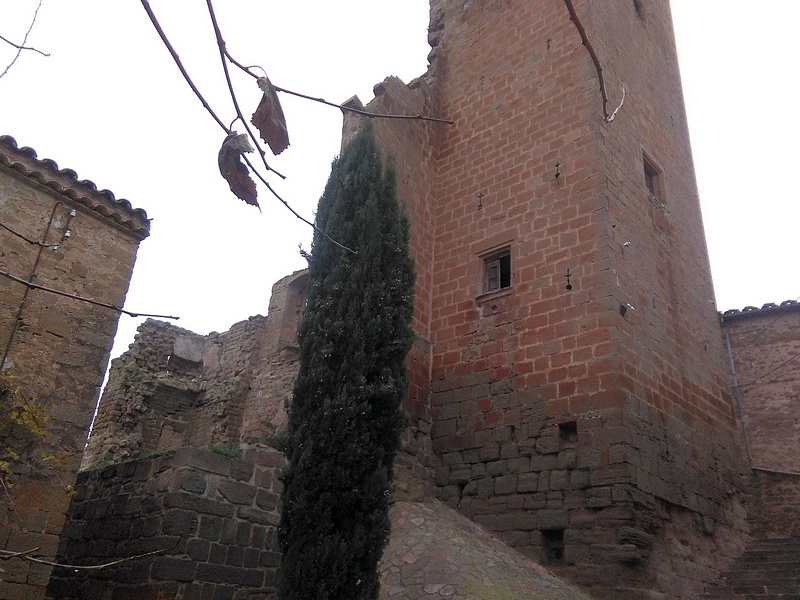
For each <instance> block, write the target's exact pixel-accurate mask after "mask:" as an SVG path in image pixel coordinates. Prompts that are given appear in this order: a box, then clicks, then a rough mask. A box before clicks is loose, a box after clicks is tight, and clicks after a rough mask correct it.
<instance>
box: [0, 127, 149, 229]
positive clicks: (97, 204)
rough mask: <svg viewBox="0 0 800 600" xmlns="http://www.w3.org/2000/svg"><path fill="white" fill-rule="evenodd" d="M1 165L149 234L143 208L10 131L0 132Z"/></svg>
mask: <svg viewBox="0 0 800 600" xmlns="http://www.w3.org/2000/svg"><path fill="white" fill-rule="evenodd" d="M0 165H2V166H4V167H7V168H9V169H12V170H14V171H16V172H18V173H20V174H21V175H23V176H24V177H27V178H29V179H32V180H33V181H36V182H37V183H39V184H40V185H42V186H44V187H46V188H49V189H51V190H53V191H54V192H56V193H58V194H60V195H62V196H66V197H67V198H69V199H70V200H72V201H73V202H76V203H77V204H80V205H82V206H85V207H86V208H88V209H89V210H91V211H93V212H96V213H98V214H100V215H102V216H103V217H106V218H108V219H111V220H112V221H114V222H115V223H117V224H118V225H120V226H121V227H124V228H125V229H128V230H130V231H131V232H132V233H133V234H134V235H136V236H137V237H138V238H139V239H144V238H146V237H147V236H148V235H150V220H149V219H148V218H147V213H146V212H145V211H144V210H142V209H141V208H133V206H132V205H131V203H130V202H129V201H128V200H125V199H124V198H116V197H115V196H114V193H113V192H111V191H110V190H105V189H104V190H98V189H97V185H96V184H95V183H94V182H93V181H90V180H88V179H81V180H78V174H77V173H76V172H75V171H73V170H72V169H59V168H58V164H57V163H56V161H54V160H52V159H50V158H43V159H40V158H38V157H37V155H36V151H35V150H34V149H33V148H29V147H27V146H24V147H22V148H20V147H18V145H17V141H16V140H15V139H14V138H13V137H11V136H10V135H2V136H0Z"/></svg>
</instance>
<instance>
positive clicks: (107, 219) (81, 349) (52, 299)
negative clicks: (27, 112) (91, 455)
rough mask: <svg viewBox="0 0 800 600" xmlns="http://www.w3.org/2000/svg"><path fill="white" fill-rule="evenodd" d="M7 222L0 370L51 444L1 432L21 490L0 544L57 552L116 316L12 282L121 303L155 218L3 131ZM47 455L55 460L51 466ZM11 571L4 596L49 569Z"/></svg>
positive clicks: (4, 497)
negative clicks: (35, 412) (14, 453)
mask: <svg viewBox="0 0 800 600" xmlns="http://www.w3.org/2000/svg"><path fill="white" fill-rule="evenodd" d="M0 225H2V227H0V271H2V272H3V275H0V362H2V375H3V377H4V379H6V380H7V381H9V382H10V383H11V384H12V386H13V387H14V388H17V387H18V388H19V396H21V397H22V398H24V400H25V401H26V402H28V403H29V404H30V405H32V406H40V407H41V408H43V410H44V412H45V414H46V416H47V420H46V423H44V425H45V429H46V432H47V434H46V437H44V438H43V439H36V440H32V439H30V438H29V437H27V436H24V435H23V439H20V438H19V437H14V436H19V435H22V434H21V433H20V431H19V429H18V428H17V429H14V428H13V427H12V428H10V429H4V433H3V436H4V438H5V439H3V440H2V442H0V443H2V444H4V445H6V444H8V445H10V446H12V447H13V448H14V449H15V450H18V451H20V450H21V457H20V458H21V460H19V461H12V463H11V473H10V474H7V475H6V474H4V475H3V478H4V481H5V482H6V483H9V484H11V483H13V484H14V487H13V489H11V488H10V486H4V489H3V490H2V491H0V549H5V550H13V551H22V550H30V549H31V548H34V547H39V548H40V552H41V554H42V555H45V556H47V555H49V556H53V555H54V553H55V549H56V546H57V544H58V534H59V532H60V531H61V528H62V526H63V524H64V519H65V515H66V511H67V507H68V504H69V499H70V496H69V492H70V490H71V489H72V487H73V485H74V483H75V474H76V473H77V470H78V466H79V464H80V460H81V453H82V451H83V447H84V444H85V441H86V435H87V432H88V428H89V424H90V422H91V419H92V413H93V411H94V408H95V404H96V401H97V396H98V392H99V386H100V383H101V381H102V377H103V373H104V372H105V369H106V365H107V363H108V355H109V352H110V349H111V344H112V341H113V337H114V334H115V333H116V329H117V321H118V319H119V313H118V312H116V311H114V310H110V309H108V308H102V307H99V306H95V305H92V304H89V303H86V302H82V301H78V300H75V299H73V298H67V297H64V296H58V295H55V294H52V293H49V292H46V291H42V290H36V289H27V288H26V286H25V285H23V284H21V283H18V282H16V281H13V280H12V279H10V278H9V277H8V276H9V275H10V276H12V277H16V278H18V279H22V280H23V281H30V282H33V283H35V284H38V285H41V286H45V287H47V288H51V289H55V290H59V291H62V292H66V293H68V294H73V295H78V296H81V297H85V298H90V299H93V300H98V301H101V302H105V303H108V304H111V305H116V306H122V305H123V304H124V302H125V294H126V292H127V290H128V283H129V280H130V275H131V270H132V269H133V264H134V260H135V258H136V250H137V248H138V245H139V242H140V241H141V240H142V239H144V238H145V237H146V236H147V235H148V230H149V221H148V220H147V215H146V214H145V213H144V211H142V210H138V209H133V208H132V207H131V205H130V203H129V202H128V201H127V200H117V199H115V198H114V195H113V194H112V193H111V192H109V191H107V190H103V191H98V190H97V188H96V186H95V185H94V184H93V183H92V182H91V181H86V180H83V181H79V180H78V179H77V176H76V174H75V172H74V171H70V170H68V169H63V170H59V168H58V165H56V163H55V162H53V161H51V160H47V159H45V160H39V159H38V158H37V157H36V153H35V152H34V151H33V150H31V149H30V148H18V147H17V144H16V142H15V141H14V140H13V138H10V137H8V136H2V137H0ZM24 238H26V239H24ZM29 240H30V241H29ZM31 241H32V242H36V243H30V242H31ZM9 436H10V437H9ZM44 455H51V456H52V457H53V458H54V459H52V460H48V461H42V460H41V458H42V456H44ZM9 491H10V492H9ZM3 567H4V569H5V572H3V573H2V577H0V580H1V581H0V597H4V598H21V597H29V598H42V597H43V594H44V587H43V586H44V585H46V583H47V577H48V575H49V571H50V570H49V568H46V567H43V566H41V565H38V566H34V565H31V564H30V563H27V562H22V561H8V562H4V563H3ZM26 594H27V596H26Z"/></svg>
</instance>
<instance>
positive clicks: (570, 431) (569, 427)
mask: <svg viewBox="0 0 800 600" xmlns="http://www.w3.org/2000/svg"><path fill="white" fill-rule="evenodd" d="M558 433H559V435H560V436H561V441H562V442H565V443H568V444H574V443H576V442H577V441H578V422H577V421H566V422H565V423H559V424H558Z"/></svg>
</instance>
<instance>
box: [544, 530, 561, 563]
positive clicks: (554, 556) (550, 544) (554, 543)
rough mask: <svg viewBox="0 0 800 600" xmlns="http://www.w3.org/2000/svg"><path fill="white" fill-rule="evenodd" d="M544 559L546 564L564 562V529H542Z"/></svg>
mask: <svg viewBox="0 0 800 600" xmlns="http://www.w3.org/2000/svg"><path fill="white" fill-rule="evenodd" d="M542 559H543V561H544V564H545V565H563V564H564V530H563V529H545V530H543V531H542Z"/></svg>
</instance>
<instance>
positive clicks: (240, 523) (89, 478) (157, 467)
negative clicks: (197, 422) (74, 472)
mask: <svg viewBox="0 0 800 600" xmlns="http://www.w3.org/2000/svg"><path fill="white" fill-rule="evenodd" d="M283 465H284V459H283V456H282V455H281V454H280V453H279V452H277V451H276V450H273V449H270V448H266V447H262V448H255V447H253V448H250V449H247V450H245V451H244V453H243V455H242V458H241V459H234V458H229V457H226V456H222V455H220V454H216V453H214V452H210V451H208V450H200V449H190V448H184V449H181V450H176V451H172V452H168V453H166V454H163V455H159V456H154V457H150V458H141V459H138V460H133V461H129V462H124V463H119V464H114V465H107V466H104V467H99V468H96V469H89V470H84V471H82V472H81V473H80V474H79V476H78V485H77V490H78V492H77V494H76V495H75V497H74V499H73V501H72V504H71V505H70V512H69V515H68V523H67V525H66V527H65V529H64V532H63V534H62V538H61V543H60V545H59V549H58V561H59V562H61V563H66V564H76V565H98V564H105V563H109V562H112V561H116V560H120V559H126V558H130V557H133V556H136V555H140V554H145V553H149V552H153V551H155V550H163V551H162V552H159V553H157V554H153V555H150V556H146V557H143V558H135V559H132V560H126V561H123V562H121V563H119V564H115V565H112V566H109V567H106V568H103V569H99V570H94V571H75V570H71V569H56V570H55V571H54V573H53V576H52V577H51V579H50V584H49V586H48V590H47V598H51V599H53V600H56V599H58V600H90V599H94V598H98V599H99V598H103V599H106V598H115V599H116V598H120V599H121V598H137V600H163V599H166V598H183V599H184V600H216V599H220V598H227V599H230V600H264V599H266V598H268V597H272V595H274V593H275V583H276V573H277V568H278V565H279V563H280V551H279V547H278V542H277V534H276V526H277V524H278V523H279V521H280V513H279V508H280V494H281V484H280V482H279V481H278V478H277V470H278V469H280V468H281V467H282V466H283Z"/></svg>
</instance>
